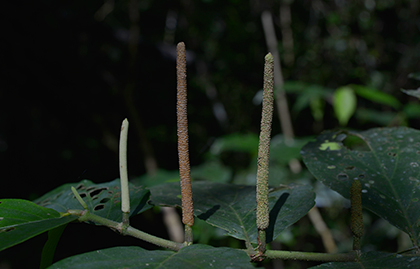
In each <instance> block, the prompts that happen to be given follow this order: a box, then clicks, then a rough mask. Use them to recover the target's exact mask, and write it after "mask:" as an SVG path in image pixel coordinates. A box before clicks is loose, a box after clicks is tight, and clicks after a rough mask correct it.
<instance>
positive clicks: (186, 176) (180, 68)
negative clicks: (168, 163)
mask: <svg viewBox="0 0 420 269" xmlns="http://www.w3.org/2000/svg"><path fill="white" fill-rule="evenodd" d="M176 49H177V59H176V71H177V123H178V158H179V174H180V177H181V196H182V222H183V223H184V225H185V241H186V242H187V243H191V242H192V230H191V226H192V225H193V224H194V215H193V213H194V209H193V200H192V188H191V175H190V159H189V151H188V119H187V59H186V52H185V44H184V42H180V43H178V45H177V48H176Z"/></svg>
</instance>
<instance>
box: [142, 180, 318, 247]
mask: <svg viewBox="0 0 420 269" xmlns="http://www.w3.org/2000/svg"><path fill="white" fill-rule="evenodd" d="M192 188H193V201H194V214H195V215H196V216H197V217H198V218H200V219H202V220H205V221H206V222H207V223H209V224H211V225H213V226H216V227H219V228H221V229H223V230H226V231H227V232H228V235H229V236H232V237H235V238H238V239H241V240H246V241H247V242H250V243H257V234H258V233H257V227H256V211H255V210H256V200H255V199H256V198H255V197H256V193H255V186H243V185H233V184H222V183H216V182H203V181H202V182H194V183H193V184H192ZM150 192H151V203H153V204H155V205H162V206H164V205H166V206H179V207H180V206H181V199H180V187H179V183H168V184H163V185H159V186H154V187H152V188H150ZM268 199H269V208H270V226H269V227H268V229H267V242H271V241H272V240H274V239H275V238H276V237H277V236H278V235H279V234H280V233H281V232H282V231H283V230H284V229H286V228H287V227H289V226H290V225H292V224H293V223H295V222H296V221H298V220H299V219H300V218H302V217H303V216H304V215H306V213H307V212H308V211H309V210H310V209H311V208H312V207H313V206H314V199H315V194H314V193H313V192H312V189H311V187H310V186H297V185H296V186H293V185H288V186H284V187H281V188H277V189H272V190H271V191H270V193H269V198H268Z"/></svg>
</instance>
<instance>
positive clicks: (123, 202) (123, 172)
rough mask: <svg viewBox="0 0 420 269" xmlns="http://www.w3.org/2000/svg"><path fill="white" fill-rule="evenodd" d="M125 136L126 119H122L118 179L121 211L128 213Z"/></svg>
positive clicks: (128, 197) (126, 136)
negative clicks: (119, 182) (119, 181)
mask: <svg viewBox="0 0 420 269" xmlns="http://www.w3.org/2000/svg"><path fill="white" fill-rule="evenodd" d="M127 138H128V120H127V119H124V121H123V123H122V126H121V135H120V180H121V211H122V212H123V213H126V214H129V213H130V193H129V189H128V172H127Z"/></svg>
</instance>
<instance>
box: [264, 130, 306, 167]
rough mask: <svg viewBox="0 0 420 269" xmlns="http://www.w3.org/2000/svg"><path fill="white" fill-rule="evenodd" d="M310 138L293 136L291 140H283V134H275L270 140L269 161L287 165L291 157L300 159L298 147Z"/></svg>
mask: <svg viewBox="0 0 420 269" xmlns="http://www.w3.org/2000/svg"><path fill="white" fill-rule="evenodd" d="M311 139H312V138H308V137H301V138H294V139H293V141H292V142H288V141H287V140H285V138H284V136H283V135H276V136H274V137H273V138H272V139H271V142H270V144H271V145H270V162H275V163H276V164H281V165H288V164H289V162H290V160H292V159H300V158H301V156H300V149H301V148H302V147H303V146H304V145H305V144H306V143H308V142H309V141H310V140H311Z"/></svg>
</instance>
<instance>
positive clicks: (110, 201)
mask: <svg viewBox="0 0 420 269" xmlns="http://www.w3.org/2000/svg"><path fill="white" fill-rule="evenodd" d="M72 186H73V187H75V188H76V190H77V191H78V192H79V194H80V196H81V197H82V198H83V200H84V201H85V202H86V204H87V205H88V207H89V210H90V211H91V212H92V213H95V214H96V215H98V216H101V217H104V218H108V219H111V220H114V221H117V222H120V221H121V219H122V214H121V191H120V188H121V187H120V180H119V179H115V180H113V181H111V182H107V183H100V184H94V183H93V182H92V181H89V180H82V181H80V182H78V183H68V184H64V185H62V186H60V187H58V188H56V189H54V190H52V191H50V192H49V193H47V194H45V195H44V196H42V197H40V198H38V199H36V200H35V201H34V202H35V203H37V204H39V205H41V206H44V207H48V208H52V209H54V210H56V211H59V212H66V211H67V210H68V209H83V207H82V206H81V205H80V203H79V202H78V201H77V199H76V197H75V196H74V195H73V193H72V191H71V187H72ZM129 188H130V208H131V212H130V216H131V215H135V214H139V213H141V212H143V211H145V210H147V209H149V208H150V206H149V205H148V204H147V201H148V199H149V191H148V190H145V189H143V188H142V187H141V186H139V187H138V186H135V185H133V184H131V183H129Z"/></svg>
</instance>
